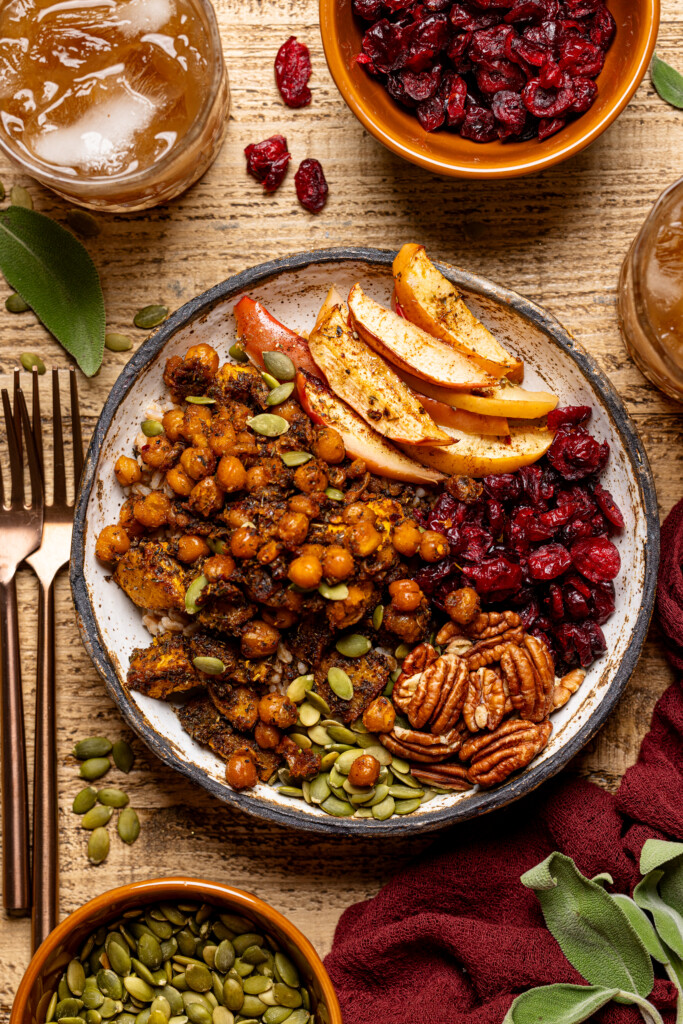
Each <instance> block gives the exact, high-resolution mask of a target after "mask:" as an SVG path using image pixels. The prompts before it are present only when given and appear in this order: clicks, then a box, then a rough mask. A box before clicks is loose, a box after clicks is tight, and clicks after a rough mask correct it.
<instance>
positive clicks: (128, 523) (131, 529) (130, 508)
mask: <svg viewBox="0 0 683 1024" xmlns="http://www.w3.org/2000/svg"><path fill="white" fill-rule="evenodd" d="M137 500H138V499H137V496H136V495H134V494H131V496H130V498H126V500H125V501H124V503H123V505H122V506H121V511H120V512H119V526H121V527H122V528H123V529H124V530H125V531H126V533H127V534H128V536H129V537H130V538H131V539H132V538H133V537H141V536H142V534H143V533H144V532H145V529H144V527H143V526H142V524H141V523H139V522H138V521H137V519H136V518H135V502H136V501H137Z"/></svg>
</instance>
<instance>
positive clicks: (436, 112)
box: [416, 96, 446, 132]
mask: <svg viewBox="0 0 683 1024" xmlns="http://www.w3.org/2000/svg"><path fill="white" fill-rule="evenodd" d="M416 110H417V119H418V121H419V122H420V124H421V125H422V127H423V128H424V130H425V131H426V132H433V131H436V129H437V128H440V127H441V125H442V124H443V123H444V121H445V120H446V112H445V110H444V108H443V100H442V99H441V97H440V96H432V98H431V99H429V100H424V101H423V102H422V103H418V105H417V107H416Z"/></svg>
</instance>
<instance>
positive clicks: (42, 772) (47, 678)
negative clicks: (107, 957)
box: [26, 370, 83, 949]
mask: <svg viewBox="0 0 683 1024" xmlns="http://www.w3.org/2000/svg"><path fill="white" fill-rule="evenodd" d="M69 390H70V398H71V442H72V448H73V482H74V495H73V497H72V498H71V499H69V498H68V497H67V489H66V459H65V451H64V431H63V427H62V408H61V399H60V394H59V371H58V370H53V371H52V445H53V473H52V477H53V482H52V503H51V504H50V505H48V504H47V502H46V503H45V513H44V520H43V542H42V544H41V546H40V547H39V548H38V550H37V551H35V552H34V553H33V554H32V555H30V556H29V557H28V558H27V559H26V561H27V562H28V564H29V565H30V566H31V568H32V569H33V571H34V572H35V574H36V576H37V577H38V584H39V596H38V657H37V669H36V729H35V761H34V779H33V901H32V903H33V914H32V926H31V940H32V943H33V948H34V949H37V947H38V946H39V945H40V943H41V942H42V941H43V939H44V938H45V937H46V936H47V935H48V934H49V933H50V932H51V931H52V929H53V928H54V927H55V925H56V924H57V919H58V891H59V888H58V879H59V842H58V828H57V750H56V738H55V732H56V714H55V703H56V701H55V632H54V602H55V595H54V581H55V577H56V576H57V573H58V572H59V570H60V569H62V568H63V567H64V566H65V565H66V564H67V562H68V560H69V552H70V549H71V533H72V529H73V518H74V504H75V495H76V491H77V490H78V483H79V480H80V478H81V471H82V469H83V440H82V436H81V418H80V413H79V409H78V391H77V388H76V373H75V371H74V370H70V371H69ZM32 398H33V403H32V404H33V436H34V440H35V443H36V448H37V450H38V457H39V459H40V460H41V462H43V458H42V450H43V444H42V430H41V422H40V396H39V390H38V375H37V373H35V372H34V375H33V396H32ZM42 468H43V485H44V484H45V480H46V473H45V465H44V462H43V467H42Z"/></svg>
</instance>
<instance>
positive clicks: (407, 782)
mask: <svg viewBox="0 0 683 1024" xmlns="http://www.w3.org/2000/svg"><path fill="white" fill-rule="evenodd" d="M391 770H392V772H393V771H396V761H395V759H394V760H393V761H392V762H391ZM397 774H398V773H397ZM396 782H397V785H398V786H403V787H404V788H405V787H408V788H409V789H410V790H413V792H411V794H410V796H411V799H412V797H414V796H415V792H414V791H415V790H418V789H422V783H420V782H418V781H417V779H414V778H413V776H412V775H399V777H398V779H397V780H396ZM391 795H392V796H394V795H395V794H394V793H392V794H391Z"/></svg>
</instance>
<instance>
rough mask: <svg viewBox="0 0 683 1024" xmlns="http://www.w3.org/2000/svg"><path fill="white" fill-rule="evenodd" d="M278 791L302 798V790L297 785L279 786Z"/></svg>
mask: <svg viewBox="0 0 683 1024" xmlns="http://www.w3.org/2000/svg"><path fill="white" fill-rule="evenodd" d="M278 793H282V795H283V796H293V797H298V798H303V795H304V792H303V790H302V789H299V787H298V786H280V788H279V789H278Z"/></svg>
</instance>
